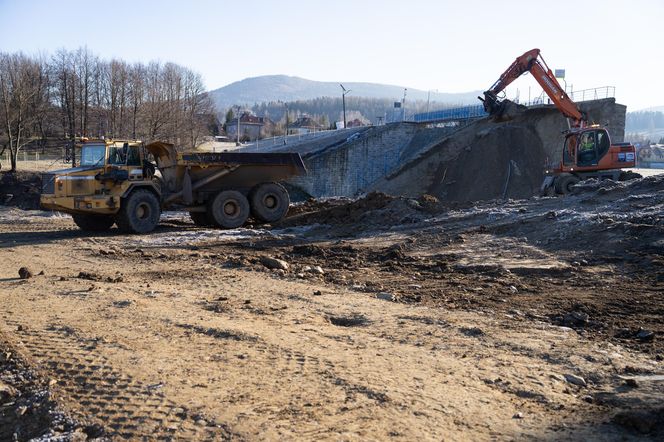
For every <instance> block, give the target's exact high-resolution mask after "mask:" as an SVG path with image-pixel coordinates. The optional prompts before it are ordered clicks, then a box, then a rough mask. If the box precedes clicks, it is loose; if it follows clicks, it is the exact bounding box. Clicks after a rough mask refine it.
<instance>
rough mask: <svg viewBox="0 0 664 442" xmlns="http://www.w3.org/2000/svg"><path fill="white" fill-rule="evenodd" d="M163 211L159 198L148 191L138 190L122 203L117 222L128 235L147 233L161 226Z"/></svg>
mask: <svg viewBox="0 0 664 442" xmlns="http://www.w3.org/2000/svg"><path fill="white" fill-rule="evenodd" d="M160 215H161V209H160V207H159V200H158V199H157V196H156V195H155V194H154V193H152V192H150V191H149V190H146V189H137V190H134V191H133V192H132V193H130V194H129V196H128V197H127V198H125V199H124V201H123V202H122V206H121V208H120V212H118V215H117V218H116V220H115V222H116V223H117V225H118V227H119V228H120V230H122V231H123V232H127V233H147V232H151V231H152V230H154V228H155V227H157V224H159V216H160Z"/></svg>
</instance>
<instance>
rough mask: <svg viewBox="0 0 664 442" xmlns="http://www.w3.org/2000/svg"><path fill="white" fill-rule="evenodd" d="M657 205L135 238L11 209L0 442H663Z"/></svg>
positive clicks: (372, 209)
mask: <svg viewBox="0 0 664 442" xmlns="http://www.w3.org/2000/svg"><path fill="white" fill-rule="evenodd" d="M662 190H664V178H662V177H650V178H644V179H643V180H638V181H635V182H630V183H611V182H603V183H592V182H591V183H588V184H586V185H584V186H582V187H579V189H578V191H577V194H576V195H572V196H569V197H565V198H543V199H531V200H518V201H513V200H510V201H494V202H485V203H474V204H468V205H460V204H458V205H444V204H442V203H440V202H438V201H437V200H436V199H435V198H433V197H426V196H425V197H422V198H420V199H419V200H414V199H404V198H394V197H388V196H386V195H382V194H371V195H369V196H367V197H366V198H363V199H361V200H357V201H349V200H337V201H326V202H315V201H312V202H308V203H305V204H303V205H300V206H296V207H294V208H293V210H292V212H291V214H290V216H289V217H288V218H287V219H286V220H285V221H284V222H282V223H281V224H280V225H275V226H263V227H260V228H259V227H251V226H248V227H247V228H244V229H237V230H230V231H221V230H210V229H202V228H197V227H195V226H194V225H193V223H191V222H190V221H189V219H188V217H187V215H186V214H185V213H177V212H176V213H169V214H165V215H164V216H163V217H162V222H161V224H160V226H159V228H158V229H157V230H156V231H155V232H153V233H151V234H148V235H129V236H127V235H120V234H119V233H117V232H116V231H115V229H112V230H111V231H110V232H109V233H107V234H89V233H83V232H80V231H79V230H77V229H76V227H75V226H74V224H73V222H72V221H71V219H70V218H69V217H68V216H65V215H58V214H52V213H47V212H40V211H25V210H22V209H19V208H16V207H11V208H10V207H0V263H2V265H0V300H1V302H2V304H1V305H2V308H1V309H0V315H1V316H0V346H1V347H2V348H1V350H2V352H0V355H2V357H1V358H0V361H2V362H1V364H3V375H2V376H0V399H1V400H0V422H1V423H2V430H0V439H2V440H11V439H12V438H14V437H15V438H16V439H19V440H26V439H29V438H30V437H35V436H36V435H41V436H42V440H48V438H49V437H50V438H51V440H85V439H86V438H89V439H95V438H96V439H101V440H104V439H111V440H116V439H131V440H136V439H139V440H140V439H165V440H168V439H191V440H224V439H238V440H245V439H246V440H256V439H258V440H264V439H268V440H275V439H297V440H321V439H323V440H365V439H369V440H388V439H393V440H413V439H423V440H496V439H497V440H513V439H530V440H572V439H573V440H637V439H639V440H643V439H645V440H658V439H660V438H661V434H664V433H663V432H664V401H662V397H664V396H663V393H664V383H663V381H664V370H663V367H662V358H663V357H664V344H663V342H664V340H663V339H662V337H663V336H664V325H662V319H663V317H664V303H663V302H662V300H663V297H664V259H663V258H662V251H663V250H664V239H663V238H664V235H663V233H664V232H663V230H664V226H663V225H662V210H663V208H664V192H662ZM24 266H26V267H28V268H29V270H30V273H31V274H32V276H31V277H28V278H25V279H23V278H20V277H19V268H21V267H24ZM42 272H43V274H42ZM23 273H24V272H23ZM24 276H26V275H25V273H24ZM12 373H13V374H12ZM40 398H41V399H40ZM38 399H39V400H38ZM15 434H16V435H15ZM58 438H59V439H58ZM660 440H661V439H660Z"/></svg>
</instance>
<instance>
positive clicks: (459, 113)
mask: <svg viewBox="0 0 664 442" xmlns="http://www.w3.org/2000/svg"><path fill="white" fill-rule="evenodd" d="M568 95H569V97H570V98H571V99H572V101H574V102H576V103H580V102H583V101H592V100H602V99H605V98H615V96H616V88H615V86H602V87H596V88H592V89H583V90H579V91H571V92H569V93H568ZM514 102H515V103H517V104H521V105H523V106H541V105H546V104H552V102H551V99H550V98H549V97H548V95H546V94H545V93H544V91H542V94H541V95H540V96H539V97H537V98H535V99H533V100H530V101H527V102H525V103H524V102H520V101H519V100H518V99H515V100H514ZM486 115H487V113H486V111H485V110H484V107H483V106H482V105H481V104H478V105H471V106H463V107H455V108H451V109H442V110H437V111H431V112H424V113H418V114H410V115H407V116H406V121H413V122H416V123H424V122H444V121H461V120H472V119H474V118H479V117H483V116H486Z"/></svg>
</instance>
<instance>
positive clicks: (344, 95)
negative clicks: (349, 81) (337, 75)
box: [339, 83, 350, 129]
mask: <svg viewBox="0 0 664 442" xmlns="http://www.w3.org/2000/svg"><path fill="white" fill-rule="evenodd" d="M339 86H341V90H342V92H341V102H342V103H343V107H344V129H345V128H346V94H347V93H348V92H350V89H346V88H345V87H344V85H343V84H341V83H339Z"/></svg>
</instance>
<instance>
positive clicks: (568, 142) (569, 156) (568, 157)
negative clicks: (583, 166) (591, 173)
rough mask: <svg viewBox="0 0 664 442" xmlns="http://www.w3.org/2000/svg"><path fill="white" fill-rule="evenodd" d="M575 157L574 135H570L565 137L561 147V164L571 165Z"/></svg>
mask: <svg viewBox="0 0 664 442" xmlns="http://www.w3.org/2000/svg"><path fill="white" fill-rule="evenodd" d="M575 158H576V135H570V136H568V137H567V138H565V148H564V149H563V164H565V165H566V166H573V165H574V163H575V161H574V159H575Z"/></svg>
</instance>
